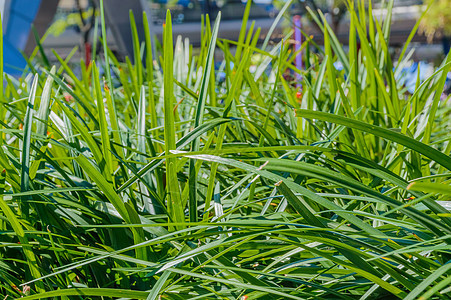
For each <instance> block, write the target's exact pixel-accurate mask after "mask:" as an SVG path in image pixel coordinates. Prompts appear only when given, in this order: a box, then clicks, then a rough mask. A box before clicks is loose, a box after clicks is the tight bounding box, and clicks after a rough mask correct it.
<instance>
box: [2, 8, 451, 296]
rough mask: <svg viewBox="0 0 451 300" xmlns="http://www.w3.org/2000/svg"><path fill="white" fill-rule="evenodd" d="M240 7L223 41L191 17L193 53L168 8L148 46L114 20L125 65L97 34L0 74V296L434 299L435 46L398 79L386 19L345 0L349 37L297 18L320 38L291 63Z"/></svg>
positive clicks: (449, 246)
mask: <svg viewBox="0 0 451 300" xmlns="http://www.w3.org/2000/svg"><path fill="white" fill-rule="evenodd" d="M248 3H249V4H248V5H247V8H246V13H245V16H244V17H243V27H242V30H241V31H240V35H239V37H238V40H237V41H229V40H224V39H221V38H219V37H218V32H219V31H220V25H219V24H220V15H219V16H218V18H217V20H216V22H215V24H214V26H211V24H210V21H209V18H205V19H203V20H204V21H203V23H202V39H201V48H200V49H199V52H198V53H199V54H198V55H193V48H192V46H191V45H190V44H189V41H187V40H182V39H174V37H173V36H172V30H171V17H170V15H169V14H168V15H167V19H166V24H165V29H164V39H163V42H162V44H158V45H155V48H156V49H157V52H156V53H152V45H151V36H150V32H148V31H147V30H146V31H145V43H143V44H142V45H140V44H139V41H138V38H137V30H136V25H135V23H134V22H133V21H132V22H131V34H132V36H133V41H134V46H135V51H134V61H135V62H138V63H137V64H135V65H134V64H132V63H131V62H130V60H127V61H126V62H124V63H120V62H118V61H117V60H116V58H115V57H114V56H113V55H112V53H111V52H110V51H109V50H108V48H107V47H106V46H107V45H106V41H103V46H104V55H103V56H102V57H103V58H104V59H102V57H99V58H98V61H97V62H91V63H90V64H89V65H88V66H87V67H86V66H85V62H83V61H81V62H80V65H79V66H74V65H73V64H72V63H69V61H68V60H64V59H62V58H60V57H57V58H58V61H59V62H58V66H57V67H56V68H55V67H54V68H50V67H47V66H46V64H44V63H41V62H45V61H47V60H46V59H42V60H40V59H35V60H33V61H30V64H29V65H30V66H32V67H33V69H32V70H36V71H37V72H36V73H35V72H31V73H26V74H24V75H23V76H22V77H21V78H20V79H15V78H11V77H8V76H6V75H4V74H3V78H4V79H5V82H6V83H7V84H6V85H5V86H4V87H3V86H0V91H2V89H3V93H2V94H1V99H2V105H1V109H0V121H1V126H2V127H1V141H2V147H1V148H0V166H1V168H3V169H4V170H5V171H4V172H3V173H1V174H2V175H1V176H0V227H1V231H0V233H1V235H0V294H2V295H5V296H7V297H9V298H21V297H22V296H24V297H23V298H21V299H24V300H27V299H49V298H50V299H113V298H121V299H125V298H128V299H160V298H161V299H391V298H396V297H397V298H406V299H417V298H418V297H422V298H421V299H427V298H437V299H447V298H449V293H450V292H451V290H450V289H449V284H450V278H451V277H450V276H451V264H450V263H449V262H450V259H451V215H450V212H449V210H447V209H446V208H445V207H444V206H442V205H443V203H444V202H443V201H449V195H450V194H451V192H450V188H449V187H450V179H451V173H450V171H451V157H450V151H451V143H450V135H449V131H450V129H451V128H450V127H451V118H450V115H451V114H450V112H451V108H450V106H449V98H448V99H445V100H443V99H442V98H441V95H442V90H443V86H444V83H445V77H446V74H447V73H448V72H449V70H450V68H451V57H450V56H448V57H447V58H446V59H445V60H444V61H443V63H442V65H441V66H440V68H439V69H438V70H437V72H435V73H434V74H433V75H432V76H431V77H430V78H428V79H427V80H426V81H424V82H423V83H422V84H418V85H417V87H416V90H415V92H414V93H413V94H410V93H409V92H407V90H406V88H405V87H404V86H402V85H401V84H400V83H399V81H398V80H397V79H396V78H398V74H399V72H400V69H401V68H402V67H403V66H404V65H405V64H406V63H407V62H408V59H409V57H410V55H411V54H410V53H406V51H402V53H403V54H402V55H401V60H399V61H397V62H394V61H392V57H391V56H390V53H389V48H388V45H387V42H386V41H387V40H388V37H389V33H390V20H389V19H387V20H383V21H382V22H381V23H380V21H378V20H373V18H372V11H371V6H369V7H367V8H365V6H364V5H363V4H364V3H363V2H362V3H361V4H359V5H358V11H355V10H354V6H353V5H352V4H351V3H349V15H350V19H351V29H350V31H349V40H350V45H349V51H345V50H344V48H343V46H342V45H340V43H339V42H338V39H337V37H336V36H335V34H334V33H333V32H332V31H331V28H330V27H329V26H328V25H327V24H326V25H325V24H324V23H323V20H324V19H323V20H321V19H318V18H317V17H316V15H315V14H312V18H313V19H314V20H315V21H316V22H318V24H319V26H320V27H321V28H323V30H324V40H325V45H324V48H318V51H317V53H315V52H314V51H313V49H314V48H315V47H317V46H316V45H315V44H314V43H313V41H311V40H310V39H306V42H304V44H303V45H302V47H303V49H308V50H309V51H305V52H304V55H306V66H307V69H306V70H297V69H296V68H295V67H294V66H293V64H292V61H293V60H294V53H293V52H292V47H291V40H290V36H291V32H290V33H287V36H286V38H285V39H283V40H282V41H280V42H278V43H274V44H271V46H270V43H269V39H265V40H264V43H263V45H262V46H259V45H258V40H259V37H260V30H259V29H256V28H254V26H253V25H252V26H250V27H247V25H248V24H247V22H248V21H247V20H248V14H249V10H250V9H252V8H251V4H250V3H251V2H250V1H249V2H248ZM392 4H393V1H392V2H389V3H388V4H387V5H388V9H389V11H391V8H390V7H391V5H392ZM287 9H288V6H285V7H284V9H283V11H284V10H287ZM388 15H390V14H388ZM144 17H145V16H144ZM320 17H322V15H321V14H320ZM102 18H103V14H102ZM280 19H281V18H278V20H280ZM373 21H374V22H373ZM366 22H369V24H366ZM144 23H147V22H144ZM246 28H250V29H249V30H246ZM102 31H105V26H104V22H102ZM358 39H359V40H360V43H361V47H360V48H358V47H357V40H358ZM174 41H175V44H173V42H174ZM407 44H408V43H407ZM407 44H406V45H405V49H407ZM0 45H1V43H0ZM141 46H142V47H144V48H141ZM1 49H2V48H1V47H0V51H1ZM215 49H220V50H221V51H222V53H223V54H224V61H223V63H222V64H221V67H220V71H221V72H224V74H225V80H220V77H219V76H218V72H215V71H214V55H213V53H214V51H215ZM233 49H235V50H236V51H235V50H233ZM0 54H2V53H0ZM144 61H145V62H144ZM337 61H339V62H341V64H342V65H343V66H344V69H343V70H342V71H338V70H337V69H335V67H334V65H333V63H334V62H337ZM105 63H106V65H105ZM1 66H2V65H1V64H0V69H1ZM251 66H252V67H251ZM76 68H80V69H81V73H80V75H75V73H74V71H73V70H74V69H76ZM109 69H110V70H111V75H112V76H110V74H109V72H108V71H107V73H106V75H104V74H99V73H100V70H109ZM251 70H252V71H251ZM293 73H299V74H301V75H302V78H303V79H302V86H303V88H302V92H301V93H299V92H300V91H299V90H297V88H296V87H295V86H296V82H293V80H292V79H291V78H294V76H292V74H293ZM289 74H291V76H288V75H289ZM105 76H106V78H104V77H105ZM2 83H3V81H2ZM2 83H1V84H2ZM447 102H448V104H447ZM22 291H25V293H22ZM102 297H103V298H102ZM9 298H8V299H9Z"/></svg>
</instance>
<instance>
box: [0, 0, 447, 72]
mask: <svg viewBox="0 0 451 300" xmlns="http://www.w3.org/2000/svg"><path fill="white" fill-rule="evenodd" d="M428 1H431V0H428ZM428 1H422V0H395V1H394V9H393V17H392V20H393V25H392V32H391V35H390V47H391V53H392V54H393V56H395V57H396V55H397V53H399V51H400V50H401V48H402V46H403V44H404V42H405V41H406V39H407V38H408V35H409V34H410V32H411V30H412V28H413V27H414V26H415V24H416V22H417V20H418V18H419V17H420V15H421V14H422V13H423V11H424V10H425V8H426V7H427V6H428V4H429V2H428ZM104 2H105V15H106V19H107V41H108V45H109V47H110V48H111V50H112V51H113V52H114V53H115V54H116V55H117V56H118V57H119V59H121V58H124V57H125V56H127V55H130V54H131V51H132V50H131V49H132V42H131V35H130V26H129V11H130V10H131V11H133V13H134V15H135V18H136V23H137V25H138V29H141V28H142V26H143V25H144V24H143V20H142V11H146V12H147V14H148V16H150V18H149V24H147V26H150V28H151V32H152V33H153V34H154V37H155V41H156V42H158V40H159V39H161V34H162V24H163V22H164V16H165V13H166V10H167V9H170V10H171V12H172V18H173V23H174V26H173V31H174V36H175V37H176V36H177V35H181V36H182V37H183V38H188V39H189V42H190V43H191V44H192V45H193V46H194V47H196V46H198V45H199V43H200V28H201V22H205V19H203V17H202V15H207V14H208V16H209V18H210V19H212V20H214V18H215V16H216V15H217V13H218V11H221V12H222V20H221V26H220V30H219V32H220V34H219V36H220V38H227V39H231V40H236V39H237V37H238V33H239V29H240V27H241V22H242V20H241V17H242V15H243V12H244V8H245V4H246V2H243V1H242V0H216V1H215V0H152V1H149V0H128V1H123V0H105V1H104ZM285 4H286V2H285V1H272V0H255V1H254V3H253V4H252V8H251V13H250V19H251V20H255V26H256V27H261V29H262V31H261V41H263V40H264V38H265V37H266V34H267V33H268V31H269V29H270V27H271V25H272V24H273V22H274V20H275V18H276V17H277V15H278V13H279V11H280V9H281V8H282V7H283V6H284V5H285ZM366 5H368V3H366ZM385 5H387V3H386V2H384V1H373V2H372V7H373V14H374V17H375V18H384V16H385V14H386V10H385V9H384V8H383V7H385ZM307 7H310V8H311V9H312V10H313V11H317V10H321V11H322V12H323V13H324V15H325V17H326V19H327V21H328V22H329V24H330V26H331V27H332V28H333V30H334V32H336V34H337V37H338V39H339V40H340V42H341V43H343V44H344V45H346V43H347V39H348V36H349V32H348V27H349V18H348V14H347V9H346V1H344V0H292V1H291V3H290V7H289V9H288V10H287V13H286V14H285V15H284V17H283V18H282V20H281V21H280V22H278V25H277V28H276V30H274V31H273V32H272V36H271V39H272V40H273V41H278V40H280V39H281V37H282V36H283V35H284V34H286V33H287V32H288V31H289V30H291V29H292V28H293V26H294V25H293V22H292V20H293V17H294V16H300V20H301V23H300V27H301V29H302V31H303V33H304V35H306V36H311V37H312V38H313V41H315V42H316V43H318V44H320V45H321V44H322V42H323V40H322V35H321V34H319V32H320V30H319V28H318V25H316V23H315V22H313V21H312V18H311V16H310V15H309V14H308V13H307V11H306V9H307ZM98 8H99V0H42V1H41V0H0V10H1V14H2V25H3V36H4V61H5V71H6V72H7V73H10V74H14V73H18V74H19V73H21V72H22V70H23V69H24V68H25V66H26V62H25V59H24V57H23V56H24V55H25V56H28V55H30V54H31V53H32V51H33V50H34V49H35V48H36V39H40V40H41V43H42V51H44V52H45V53H46V54H47V55H48V56H49V57H50V58H51V57H52V49H54V50H55V51H56V52H58V54H59V55H60V56H62V57H63V58H64V57H66V56H67V55H69V54H70V53H71V55H73V59H80V58H84V59H85V60H90V58H91V57H92V56H93V55H92V53H91V52H92V49H97V52H98V51H99V50H100V49H101V46H100V42H99V41H98V39H97V43H98V45H95V46H96V47H93V46H94V45H93V43H94V41H93V40H94V35H95V34H94V33H95V32H97V34H98V36H99V37H101V30H99V28H100V26H99V23H100V13H99V9H98ZM450 24H451V0H435V1H434V2H433V4H432V5H431V7H430V9H429V11H428V12H427V15H426V17H425V18H424V19H423V22H422V24H421V25H420V28H419V30H418V31H417V33H416V34H415V36H414V37H413V42H412V43H411V46H410V47H411V48H414V49H415V51H414V52H412V54H411V55H412V57H411V59H412V60H413V61H416V62H418V61H423V62H424V63H427V64H431V65H433V64H434V62H435V61H440V60H441V59H442V58H443V56H444V54H445V53H447V52H448V51H449V47H450V36H451V25H450ZM96 27H97V31H96ZM139 35H140V36H142V32H139Z"/></svg>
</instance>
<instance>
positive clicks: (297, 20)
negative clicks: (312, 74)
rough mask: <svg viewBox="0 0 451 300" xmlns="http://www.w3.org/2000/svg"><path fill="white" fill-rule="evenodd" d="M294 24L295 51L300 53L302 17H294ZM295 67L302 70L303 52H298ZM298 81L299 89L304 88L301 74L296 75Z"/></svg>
mask: <svg viewBox="0 0 451 300" xmlns="http://www.w3.org/2000/svg"><path fill="white" fill-rule="evenodd" d="M293 23H294V51H295V52H298V51H299V50H301V45H302V34H301V16H294V17H293ZM295 65H296V68H297V69H298V70H301V69H302V54H301V52H298V54H297V55H296V60H295ZM296 81H297V87H298V88H302V85H301V75H300V74H299V73H296Z"/></svg>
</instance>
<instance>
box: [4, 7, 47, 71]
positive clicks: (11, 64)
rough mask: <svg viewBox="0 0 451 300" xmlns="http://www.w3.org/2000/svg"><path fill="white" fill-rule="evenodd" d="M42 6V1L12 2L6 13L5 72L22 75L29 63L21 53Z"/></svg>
mask: <svg viewBox="0 0 451 300" xmlns="http://www.w3.org/2000/svg"><path fill="white" fill-rule="evenodd" d="M40 5H41V0H12V1H11V4H10V5H9V7H6V9H7V10H6V11H5V12H4V15H5V19H4V20H6V22H7V23H6V24H3V32H4V34H3V61H4V71H5V72H6V73H8V74H11V75H21V74H22V72H23V70H24V69H25V66H26V65H27V62H26V61H25V58H24V57H23V56H22V53H21V51H24V50H25V46H26V45H27V41H28V36H29V34H30V31H31V24H32V23H33V21H34V19H35V18H36V14H37V12H38V10H39V6H40Z"/></svg>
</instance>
